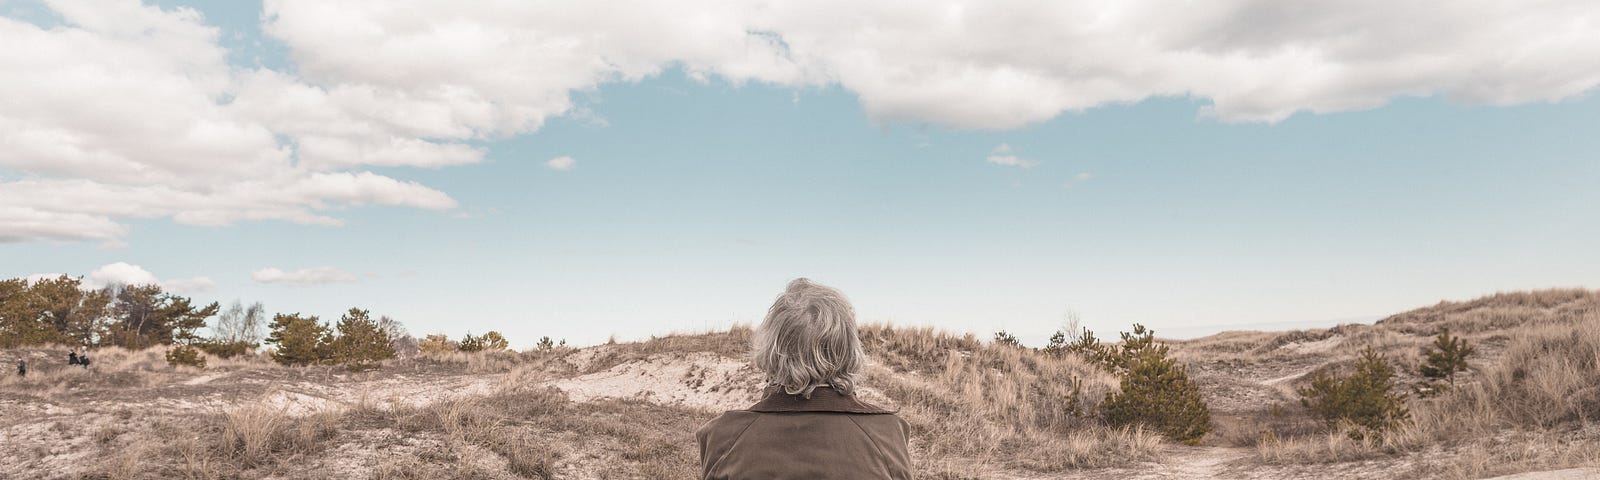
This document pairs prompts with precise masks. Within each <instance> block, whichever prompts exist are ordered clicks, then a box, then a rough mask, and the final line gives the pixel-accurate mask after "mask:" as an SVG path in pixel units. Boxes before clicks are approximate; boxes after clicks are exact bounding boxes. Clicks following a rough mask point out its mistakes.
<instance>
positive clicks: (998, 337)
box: [994, 330, 1022, 347]
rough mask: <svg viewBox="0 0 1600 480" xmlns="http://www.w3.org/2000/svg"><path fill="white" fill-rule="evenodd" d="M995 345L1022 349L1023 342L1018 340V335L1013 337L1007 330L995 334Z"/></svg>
mask: <svg viewBox="0 0 1600 480" xmlns="http://www.w3.org/2000/svg"><path fill="white" fill-rule="evenodd" d="M994 344H995V345H1004V346H1007V347H1021V346H1022V341H1021V340H1017V336H1016V335H1012V334H1011V333H1010V332H1007V331H1005V330H1001V331H998V332H994Z"/></svg>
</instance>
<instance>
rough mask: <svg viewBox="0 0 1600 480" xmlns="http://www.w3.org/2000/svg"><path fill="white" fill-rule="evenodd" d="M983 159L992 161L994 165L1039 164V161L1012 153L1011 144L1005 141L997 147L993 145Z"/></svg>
mask: <svg viewBox="0 0 1600 480" xmlns="http://www.w3.org/2000/svg"><path fill="white" fill-rule="evenodd" d="M984 161H987V162H989V163H993V164H995V165H1004V166H1007V167H1022V168H1033V167H1037V166H1039V162H1037V161H1034V160H1028V159H1025V158H1022V157H1018V156H1016V155H1014V154H1012V153H1011V145H1009V144H1005V143H1002V144H1000V146H998V147H994V150H990V151H989V156H988V157H986V158H984Z"/></svg>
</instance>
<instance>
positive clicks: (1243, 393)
mask: <svg viewBox="0 0 1600 480" xmlns="http://www.w3.org/2000/svg"><path fill="white" fill-rule="evenodd" d="M1329 345H1332V343H1330V342H1328V340H1323V341H1318V342H1309V343H1305V344H1290V345H1286V346H1284V347H1283V348H1287V349H1292V350H1295V351H1297V352H1298V351H1302V350H1303V351H1308V352H1309V351H1320V350H1324V349H1326V348H1331V347H1329ZM603 349H604V347H597V348H595V349H586V350H580V351H578V352H576V353H574V354H571V355H569V356H567V357H566V359H565V361H566V362H568V363H569V364H571V365H570V366H571V367H572V368H571V369H570V370H569V371H572V372H579V373H574V374H572V375H570V376H566V377H558V378H546V379H543V380H538V381H539V382H540V383H539V384H542V385H548V386H553V387H556V388H559V389H561V390H563V391H565V392H566V393H567V395H568V396H569V398H571V399H572V400H574V401H578V402H586V401H592V400H596V399H604V398H625V399H638V400H644V401H648V402H654V403H659V404H665V405H675V406H681V407H689V408H695V409H701V410H704V411H713V412H715V411H722V410H730V409H740V408H744V407H746V406H748V405H750V404H751V403H753V402H754V401H756V400H757V396H758V395H759V384H757V383H754V382H751V381H750V379H752V378H755V377H756V375H755V372H754V371H752V369H751V367H750V366H749V365H748V364H747V362H746V361H744V360H743V359H733V358H727V357H722V356H719V355H717V354H714V353H709V352H695V353H688V354H679V355H655V356H650V357H647V358H644V359H640V360H635V361H629V362H624V363H620V364H617V365H614V366H610V367H608V368H604V369H600V370H595V371H589V370H590V367H592V366H595V365H597V364H596V363H594V362H596V361H598V360H597V359H599V358H601V357H602V352H601V351H602V350H603ZM1311 370H1312V368H1311V367H1309V366H1308V365H1305V364H1300V363H1294V362H1289V363H1283V364H1275V365H1267V366H1260V365H1253V366H1245V367H1238V366H1228V365H1222V364H1216V365H1205V364H1201V365H1197V366H1196V368H1195V369H1194V370H1193V372H1194V374H1195V376H1196V378H1197V380H1200V381H1201V382H1202V383H1203V384H1204V385H1206V387H1205V388H1207V389H1208V395H1210V396H1212V397H1213V398H1219V399H1223V400H1222V401H1219V402H1216V404H1215V406H1214V408H1215V409H1216V410H1217V411H1218V412H1221V413H1226V412H1229V411H1239V410H1243V409H1248V408H1259V407H1260V406H1262V405H1268V404H1270V403H1271V402H1276V401H1283V400H1284V399H1285V398H1286V397H1285V395H1287V393H1286V390H1287V388H1286V384H1288V383H1289V382H1291V381H1293V380H1294V379H1297V378H1299V377H1301V376H1303V375H1305V374H1306V373H1308V372H1310V371H1311ZM586 371H587V373H582V372H586ZM157 377H158V378H157V379H156V380H152V381H151V382H153V384H149V385H139V386H136V387H132V388H126V389H119V390H117V394H116V395H109V394H107V393H106V391H105V390H96V389H74V388H69V389H65V390H63V391H58V392H49V393H48V394H46V395H35V394H29V393H24V392H18V391H9V390H6V389H5V388H9V387H0V412H4V413H3V415H0V445H6V446H7V447H8V448H3V449H0V478H4V479H10V478H19V479H21V478H41V477H42V478H76V475H75V474H73V473H72V472H76V471H79V469H81V468H83V466H84V465H89V464H92V463H93V462H97V461H101V460H103V459H98V458H91V457H89V455H90V454H89V453H87V452H92V451H95V450H96V449H95V448H90V447H91V442H103V441H106V440H105V439H107V438H111V439H114V438H116V437H117V436H118V435H120V434H122V433H123V432H125V431H127V430H129V429H134V428H140V426H138V425H128V424H127V422H126V421H125V419H127V418H128V413H127V412H130V411H135V410H136V411H139V412H141V414H150V413H152V412H155V413H159V412H168V413H172V414H183V413H185V412H204V413H216V412H222V411H226V410H228V409H231V408H237V406H239V405H244V404H249V403H252V402H261V403H264V404H266V405H269V406H273V407H277V408H281V409H282V410H283V411H284V412H286V413H289V414H291V415H305V414H310V413H314V412H318V411H323V410H328V409H340V408H346V407H349V406H352V405H358V404H368V405H379V406H382V405H408V406H421V405H426V404H429V403H433V402H439V401H444V400H449V399H455V398H463V397H469V396H481V395H485V394H488V393H490V392H492V391H494V390H496V389H497V388H500V387H501V386H503V385H504V384H505V382H507V381H509V378H510V377H509V376H508V375H507V374H464V373H452V372H449V371H448V370H441V369H413V370H410V371H408V370H405V369H389V370H383V371H378V372H370V373H349V372H342V371H338V370H334V369H284V368H251V369H237V370H222V371H197V370H183V371H178V372H172V373H170V374H162V375H159V376H157ZM864 395H866V396H868V397H869V399H874V398H872V397H879V398H881V395H880V394H877V393H876V392H873V391H871V390H870V389H865V393H864ZM879 401H881V400H879ZM374 435H389V436H390V437H393V438H372V439H355V440H351V441H350V442H349V444H348V445H340V446H336V447H334V449H335V450H334V451H340V452H345V453H344V454H342V455H343V456H344V457H345V458H343V459H342V460H340V461H331V460H330V461H327V462H324V463H319V464H318V465H317V467H316V468H318V470H317V471H319V472H323V473H326V474H328V476H330V477H332V476H338V477H360V476H362V474H360V473H359V472H360V471H362V469H367V470H370V468H371V467H372V465H377V464H381V463H382V462H385V459H386V458H391V459H392V458H393V456H394V455H407V453H406V452H414V451H423V450H426V449H428V448H429V445H428V442H430V441H433V440H428V439H416V438H404V437H405V436H404V435H402V434H400V433H398V432H389V433H387V434H385V433H375V434H374ZM574 441H576V442H577V443H578V444H579V445H580V447H575V448H581V443H582V442H581V439H574ZM372 445H385V447H384V448H383V449H381V450H375V449H374V448H373V447H372ZM1249 456H1250V451H1248V450H1244V449H1239V448H1225V447H1216V446H1201V447H1187V446H1169V447H1167V448H1166V450H1165V451H1164V452H1163V455H1162V457H1161V458H1160V459H1159V460H1158V461H1154V462H1148V463H1144V464H1140V465H1136V466H1132V467H1129V468H1118V469H1098V470H1084V471H1077V472H1069V473H1062V474H1051V475H1040V474H1032V473H1026V472H1008V471H999V470H975V471H974V472H972V474H974V475H979V476H980V478H996V479H1016V480H1024V479H1028V480H1033V479H1047V478H1048V479H1098V478H1128V479H1144V480H1155V479H1252V480H1253V479H1315V480H1331V479H1357V478H1391V477H1392V476H1393V475H1394V473H1395V472H1397V471H1403V470H1405V469H1404V468H1403V467H1407V466H1409V465H1408V464H1407V463H1406V462H1408V460H1406V459H1404V458H1401V459H1386V460H1382V461H1369V462H1350V463H1344V464H1334V465H1303V466H1261V465H1254V464H1251V463H1249V462H1248V457H1249ZM576 458H583V457H581V455H579V456H577V457H576ZM467 461H482V462H490V463H492V462H496V461H498V462H504V460H503V459H502V458H501V457H499V456H497V455H494V454H492V453H487V452H486V453H484V454H483V455H482V456H481V458H477V459H467ZM491 467H492V466H491ZM975 468H982V467H975ZM491 469H493V468H491ZM344 470H349V471H344ZM1588 478H1600V470H1596V469H1571V470H1557V471H1550V472H1535V473H1524V474H1519V475H1511V476H1506V477H1498V479H1497V480H1576V479H1588Z"/></svg>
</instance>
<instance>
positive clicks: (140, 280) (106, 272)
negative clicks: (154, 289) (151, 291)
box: [82, 262, 161, 290]
mask: <svg viewBox="0 0 1600 480" xmlns="http://www.w3.org/2000/svg"><path fill="white" fill-rule="evenodd" d="M160 284H161V280H158V279H156V275H155V274H153V273H150V271H149V270H145V269H144V267H141V266H138V265H133V264H130V263H127V262H117V263H112V264H108V265H105V266H102V267H100V268H96V269H94V271H92V272H89V274H88V275H85V276H84V277H83V282H82V285H83V287H84V288H88V289H94V290H98V289H101V288H105V287H107V286H110V285H160Z"/></svg>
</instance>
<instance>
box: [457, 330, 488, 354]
mask: <svg viewBox="0 0 1600 480" xmlns="http://www.w3.org/2000/svg"><path fill="white" fill-rule="evenodd" d="M483 349H484V344H483V337H477V336H473V335H472V333H470V332H469V333H467V335H466V336H463V337H461V342H459V343H457V344H456V350H460V351H463V352H481V351H483Z"/></svg>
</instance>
